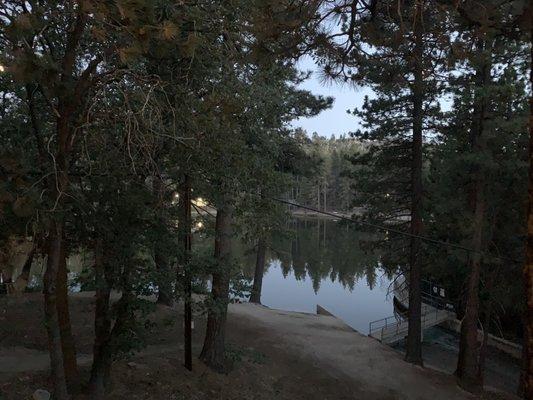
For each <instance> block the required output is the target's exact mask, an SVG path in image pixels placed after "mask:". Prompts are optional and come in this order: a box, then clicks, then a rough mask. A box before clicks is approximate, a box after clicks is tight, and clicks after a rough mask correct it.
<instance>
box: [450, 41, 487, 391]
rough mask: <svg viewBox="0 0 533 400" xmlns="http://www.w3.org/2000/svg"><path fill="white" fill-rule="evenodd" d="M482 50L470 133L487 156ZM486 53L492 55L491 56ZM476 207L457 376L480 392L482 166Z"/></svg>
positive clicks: (476, 175)
mask: <svg viewBox="0 0 533 400" xmlns="http://www.w3.org/2000/svg"><path fill="white" fill-rule="evenodd" d="M478 49H479V50H480V51H483V52H485V61H484V62H483V63H482V65H480V66H479V67H478V68H477V71H476V78H475V84H476V90H477V91H478V92H477V93H476V95H475V96H476V97H475V99H474V111H473V113H474V121H473V126H472V129H471V132H470V135H471V139H470V140H471V146H472V153H473V154H475V155H476V156H478V157H479V156H481V157H482V156H483V154H484V153H485V143H484V141H485V139H484V137H483V132H484V121H485V115H486V112H487V110H486V107H487V106H486V103H487V99H486V94H484V93H483V89H484V88H485V87H486V86H487V84H488V83H489V82H490V68H491V62H490V53H489V52H490V46H488V41H486V40H480V42H479V44H478ZM486 54H489V55H488V57H487V56H486ZM472 197H473V198H472V200H473V210H474V220H473V222H472V246H471V247H472V249H473V252H472V253H471V254H470V262H469V265H470V275H469V278H468V285H467V299H466V308H465V315H464V317H463V320H462V323H461V335H460V342H459V358H458V361H457V370H456V375H457V377H458V379H459V385H460V386H462V387H463V388H464V389H466V390H469V391H471V392H477V391H479V390H480V389H481V388H482V387H481V386H482V383H481V381H480V380H479V350H480V348H479V343H478V334H477V324H478V319H479V279H480V276H481V265H482V256H481V254H482V252H483V242H484V240H483V234H484V220H485V207H486V205H485V179H484V171H482V170H481V168H480V167H479V166H475V167H474V169H473V196H472Z"/></svg>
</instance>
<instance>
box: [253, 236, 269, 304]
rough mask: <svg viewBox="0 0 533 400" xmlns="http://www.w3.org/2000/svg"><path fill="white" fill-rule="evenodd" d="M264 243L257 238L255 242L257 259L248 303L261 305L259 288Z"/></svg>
mask: <svg viewBox="0 0 533 400" xmlns="http://www.w3.org/2000/svg"><path fill="white" fill-rule="evenodd" d="M265 258H266V241H265V239H264V238H262V237H261V238H259V240H258V241H257V258H256V261H255V273H254V285H253V287H252V293H251V294H250V303H257V304H261V288H262V286H263V274H264V273H265Z"/></svg>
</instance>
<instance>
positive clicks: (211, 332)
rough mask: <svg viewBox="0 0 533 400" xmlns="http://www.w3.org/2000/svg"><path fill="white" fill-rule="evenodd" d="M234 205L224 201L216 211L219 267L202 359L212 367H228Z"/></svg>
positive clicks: (214, 282)
mask: <svg viewBox="0 0 533 400" xmlns="http://www.w3.org/2000/svg"><path fill="white" fill-rule="evenodd" d="M232 218H233V206H232V205H231V204H229V203H228V202H224V203H223V204H222V205H221V206H220V207H219V208H218V211H217V217H216V226H215V258H216V260H217V263H218V265H217V270H216V271H215V272H214V273H213V281H212V289H211V297H212V301H213V304H212V305H211V307H210V309H209V311H208V315H207V329H206V334H205V340H204V346H203V349H202V352H201V354H200V359H201V360H202V361H203V362H204V363H205V364H206V365H207V366H209V367H210V368H211V369H213V370H215V371H218V372H222V371H224V369H225V356H224V352H225V333H226V317H227V312H228V302H229V284H230V268H231V265H230V262H231V237H232V235H233V229H232Z"/></svg>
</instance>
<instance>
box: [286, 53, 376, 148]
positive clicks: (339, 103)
mask: <svg viewBox="0 0 533 400" xmlns="http://www.w3.org/2000/svg"><path fill="white" fill-rule="evenodd" d="M298 68H299V69H300V70H303V71H313V73H312V75H311V77H310V78H309V79H308V80H307V81H305V82H303V83H302V84H301V85H300V87H301V88H302V89H306V90H309V91H311V92H312V93H313V94H317V95H318V94H321V95H323V96H332V97H334V103H333V107H332V108H331V109H329V110H325V111H322V112H321V113H320V114H319V115H317V116H316V117H312V118H299V119H297V120H296V121H294V122H293V123H292V125H293V126H294V127H298V128H303V129H304V130H306V131H307V134H308V135H312V134H313V132H317V133H318V134H319V135H320V136H325V137H330V136H331V135H335V136H337V137H338V136H340V135H341V134H343V133H344V134H345V133H348V132H353V131H356V130H357V129H358V128H359V127H360V124H359V121H358V120H357V118H356V117H354V116H353V115H351V114H348V113H347V112H346V110H348V109H349V110H353V109H354V108H356V107H360V106H361V105H362V104H363V100H364V97H365V95H370V94H371V90H370V89H369V88H353V87H351V86H346V85H339V84H335V83H326V84H324V83H323V82H321V81H320V77H319V76H318V74H317V73H316V70H317V66H316V65H315V63H314V62H313V60H312V59H311V58H309V57H306V58H304V59H302V60H301V61H300V62H299V63H298Z"/></svg>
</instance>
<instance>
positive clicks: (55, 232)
mask: <svg viewBox="0 0 533 400" xmlns="http://www.w3.org/2000/svg"><path fill="white" fill-rule="evenodd" d="M62 238H63V225H62V223H57V222H55V221H52V222H51V226H50V229H49V237H48V258H47V261H46V271H45V274H44V279H43V281H44V282H43V283H44V318H45V325H46V331H47V334H48V350H49V353H50V367H51V374H52V382H53V385H54V397H55V398H56V399H57V400H69V399H70V395H69V393H68V388H67V380H66V376H65V369H64V363H63V349H62V343H61V330H60V328H59V315H58V311H57V274H58V272H59V264H60V258H61V242H62Z"/></svg>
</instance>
